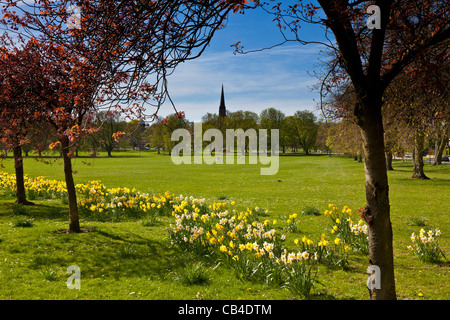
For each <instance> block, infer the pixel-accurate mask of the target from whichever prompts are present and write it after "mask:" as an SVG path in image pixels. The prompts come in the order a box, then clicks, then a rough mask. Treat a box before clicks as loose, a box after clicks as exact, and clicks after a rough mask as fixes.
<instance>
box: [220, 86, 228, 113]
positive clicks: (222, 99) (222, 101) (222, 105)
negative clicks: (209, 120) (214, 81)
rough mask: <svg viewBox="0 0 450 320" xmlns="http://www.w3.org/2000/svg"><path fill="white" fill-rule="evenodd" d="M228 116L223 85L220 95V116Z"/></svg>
mask: <svg viewBox="0 0 450 320" xmlns="http://www.w3.org/2000/svg"><path fill="white" fill-rule="evenodd" d="M226 116H227V108H226V107H225V94H224V93H223V85H222V95H221V96H220V106H219V118H222V117H226Z"/></svg>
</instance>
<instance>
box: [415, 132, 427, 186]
mask: <svg viewBox="0 0 450 320" xmlns="http://www.w3.org/2000/svg"><path fill="white" fill-rule="evenodd" d="M423 145H424V135H423V133H422V132H420V131H419V130H417V131H416V135H415V139H414V156H413V161H414V169H413V176H412V178H413V179H429V178H428V177H427V176H426V175H425V172H424V171H423V166H424V163H423Z"/></svg>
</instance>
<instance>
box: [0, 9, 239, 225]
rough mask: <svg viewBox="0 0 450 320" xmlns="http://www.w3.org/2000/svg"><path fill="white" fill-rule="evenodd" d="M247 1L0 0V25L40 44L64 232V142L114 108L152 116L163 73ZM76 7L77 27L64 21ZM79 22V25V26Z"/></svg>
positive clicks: (163, 86)
mask: <svg viewBox="0 0 450 320" xmlns="http://www.w3.org/2000/svg"><path fill="white" fill-rule="evenodd" d="M246 2H248V1H241V0H239V1H238V0H225V1H224V0H220V1H201V2H198V1H196V2H189V1H159V2H155V1H109V0H98V1H93V0H80V1H72V0H62V1H51V0H35V1H34V2H30V1H11V0H5V1H0V4H3V8H2V14H3V17H2V19H1V20H0V24H1V25H3V26H4V27H5V28H6V29H7V30H8V31H14V32H16V33H19V34H21V35H23V36H27V35H30V34H31V35H32V36H33V37H35V38H37V39H39V41H40V42H41V43H42V44H43V46H44V49H43V54H44V57H45V60H46V63H45V68H46V73H47V74H48V75H49V81H47V83H46V84H47V87H46V90H45V91H44V90H43V91H42V96H43V99H44V100H46V102H45V104H46V106H47V107H49V110H51V111H48V112H47V113H46V115H45V116H46V117H47V119H48V121H49V122H50V123H51V124H52V126H53V127H54V128H55V130H57V132H58V135H59V141H58V143H57V144H52V146H51V147H55V146H58V147H60V148H61V150H62V154H63V158H64V172H65V177H66V184H67V190H68V195H69V232H79V231H80V227H79V222H78V208H77V203H76V193H75V188H74V182H73V176H72V167H71V161H70V158H71V146H72V145H73V143H75V141H76V139H77V137H78V136H79V135H80V134H81V132H83V131H86V130H94V129H93V128H89V127H88V126H87V124H86V123H87V122H86V120H89V119H91V118H92V116H93V113H94V112H95V111H98V110H104V109H106V110H109V109H110V108H112V107H114V108H115V109H116V110H120V111H121V112H123V113H131V112H134V113H135V114H136V115H137V117H138V118H143V110H144V106H154V107H155V111H154V112H153V114H152V116H153V118H155V117H156V116H157V112H158V110H159V108H160V106H161V105H162V104H163V103H164V101H165V100H166V99H167V98H169V100H170V96H169V95H168V92H167V76H168V75H170V74H172V73H173V71H174V69H175V67H176V66H177V65H178V64H179V63H182V62H184V61H187V60H191V59H194V58H196V57H198V56H200V55H201V54H202V53H203V51H204V50H205V48H206V47H207V45H208V44H209V42H210V41H211V38H212V36H213V35H214V33H215V31H216V30H218V29H220V28H221V27H223V25H224V23H225V22H226V18H227V16H228V14H229V13H230V12H233V11H238V10H241V9H242V8H243V5H244V4H245V3H246ZM74 5H76V6H77V7H76V9H77V10H75V11H78V12H77V13H76V15H77V16H76V19H75V20H76V22H77V23H76V25H75V27H73V26H74V25H73V24H72V23H68V21H69V19H71V18H72V15H73V11H74V10H73V6H74ZM78 23H79V24H78Z"/></svg>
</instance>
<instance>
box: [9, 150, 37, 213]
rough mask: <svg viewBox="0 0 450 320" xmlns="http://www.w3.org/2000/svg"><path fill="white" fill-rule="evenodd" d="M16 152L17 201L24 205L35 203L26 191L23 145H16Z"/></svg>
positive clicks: (14, 151)
mask: <svg viewBox="0 0 450 320" xmlns="http://www.w3.org/2000/svg"><path fill="white" fill-rule="evenodd" d="M13 154H14V168H15V171H16V198H17V200H16V203H19V204H23V205H28V206H30V205H34V203H33V202H30V201H28V200H27V195H26V191H25V180H24V177H23V158H22V147H21V146H15V147H14V148H13Z"/></svg>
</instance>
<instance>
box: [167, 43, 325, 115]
mask: <svg viewBox="0 0 450 320" xmlns="http://www.w3.org/2000/svg"><path fill="white" fill-rule="evenodd" d="M319 50H320V47H318V46H313V45H310V46H300V45H298V46H285V47H278V48H274V49H271V50H266V51H262V52H255V53H249V54H246V55H233V53H232V52H231V50H230V51H229V52H216V53H208V52H206V53H205V55H204V56H202V57H200V58H198V59H196V60H192V61H188V62H186V63H184V64H182V65H179V66H178V69H177V70H175V73H174V74H173V75H172V76H171V77H170V78H169V92H170V94H171V97H172V99H173V101H174V102H175V104H176V106H177V109H178V110H183V111H185V112H186V116H187V117H188V118H189V119H190V120H195V121H198V120H200V118H201V116H202V115H204V114H205V113H206V112H211V113H217V112H218V107H219V102H220V90H221V86H222V84H223V85H224V88H225V99H226V105H227V108H228V109H229V110H230V111H233V110H251V111H254V112H257V113H259V112H260V111H262V110H263V109H265V108H268V107H275V108H278V109H280V110H282V111H283V112H285V113H286V114H287V115H288V114H293V113H294V112H295V111H297V110H301V109H310V110H314V108H315V107H316V102H315V101H314V99H318V93H317V92H312V91H311V88H312V87H313V86H314V84H316V83H317V79H315V78H313V77H311V76H310V75H309V74H308V71H313V68H314V65H315V64H317V62H318V61H317V57H318V52H319ZM172 111H173V109H172V107H171V106H170V105H169V104H168V103H167V104H166V105H164V106H163V108H162V109H161V115H166V114H169V113H171V112H172Z"/></svg>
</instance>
